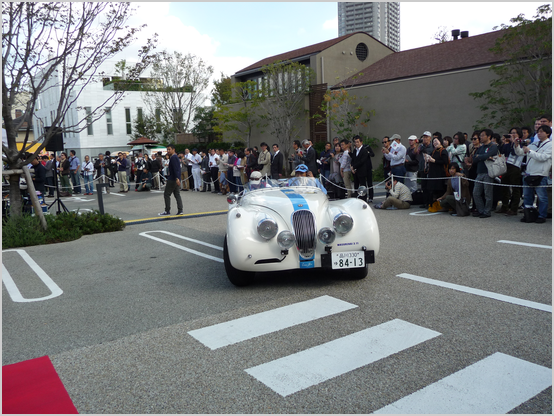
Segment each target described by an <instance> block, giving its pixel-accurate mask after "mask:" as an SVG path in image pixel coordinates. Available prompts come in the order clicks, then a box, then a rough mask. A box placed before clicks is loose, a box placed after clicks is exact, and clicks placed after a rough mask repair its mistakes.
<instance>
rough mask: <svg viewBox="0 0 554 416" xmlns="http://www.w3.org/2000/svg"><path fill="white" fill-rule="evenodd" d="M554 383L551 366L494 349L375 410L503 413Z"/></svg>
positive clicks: (430, 412)
mask: <svg viewBox="0 0 554 416" xmlns="http://www.w3.org/2000/svg"><path fill="white" fill-rule="evenodd" d="M551 385H552V370H551V369H550V368H546V367H543V366H540V365H537V364H533V363H530V362H528V361H524V360H520V359H519V358H514V357H511V356H509V355H506V354H501V353H495V354H493V355H491V356H489V357H487V358H485V359H483V360H481V361H478V362H477V363H475V364H472V365H470V366H469V367H466V368H464V369H462V370H460V371H458V372H456V373H454V374H452V375H450V376H448V377H445V378H443V379H442V380H439V381H437V382H436V383H433V384H431V385H429V386H427V387H425V388H423V389H421V390H419V391H417V392H415V393H413V394H410V395H409V396H406V397H404V398H402V399H400V400H398V401H397V402H394V403H392V404H389V405H388V406H385V407H383V408H381V409H379V410H377V411H376V412H374V413H382V414H399V413H426V414H453V413H457V414H464V413H465V414H468V413H471V414H476V413H481V414H501V413H507V412H509V411H510V410H512V409H514V408H515V407H517V406H519V405H520V404H522V403H524V402H526V401H527V400H529V399H531V398H532V397H533V396H535V395H537V394H539V393H540V392H541V391H543V390H544V389H546V388H548V387H550V386H551Z"/></svg>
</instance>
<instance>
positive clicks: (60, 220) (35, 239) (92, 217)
mask: <svg viewBox="0 0 554 416" xmlns="http://www.w3.org/2000/svg"><path fill="white" fill-rule="evenodd" d="M46 223H47V225H48V228H47V230H46V231H44V230H43V229H42V227H41V225H40V221H39V219H38V217H33V216H30V215H27V214H24V215H21V216H19V217H8V218H7V219H5V220H3V227H2V247H3V248H13V247H25V246H34V245H39V244H52V243H62V242H65V241H72V240H76V239H78V238H80V237H81V236H82V235H84V234H96V233H105V232H112V231H121V230H123V229H124V228H125V222H124V221H123V220H121V219H119V218H116V217H114V216H113V215H110V214H100V212H99V211H93V212H87V213H84V214H79V213H77V212H62V213H60V214H59V215H47V216H46Z"/></svg>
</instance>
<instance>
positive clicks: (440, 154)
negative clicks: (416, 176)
mask: <svg viewBox="0 0 554 416" xmlns="http://www.w3.org/2000/svg"><path fill="white" fill-rule="evenodd" d="M433 146H434V150H433V152H432V153H431V154H430V155H428V154H424V155H423V157H424V158H425V164H426V167H427V168H428V174H427V178H428V179H427V181H428V183H427V191H428V192H427V195H426V196H427V201H426V203H427V204H429V206H431V208H429V211H430V212H436V211H435V210H436V209H437V208H438V209H440V204H438V203H437V204H435V207H433V203H434V202H435V201H436V200H437V196H438V195H442V194H443V193H444V191H445V190H446V179H445V178H446V177H447V173H446V172H447V171H448V153H446V150H445V149H444V147H442V143H441V141H440V140H439V139H434V140H433Z"/></svg>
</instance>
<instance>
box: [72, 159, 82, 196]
mask: <svg viewBox="0 0 554 416" xmlns="http://www.w3.org/2000/svg"><path fill="white" fill-rule="evenodd" d="M80 165H81V162H80V160H79V158H78V157H77V156H75V150H71V151H70V152H69V176H70V177H71V183H73V193H75V194H80V193H81V180H80V179H79V173H80V172H79V167H80Z"/></svg>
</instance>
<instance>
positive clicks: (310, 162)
mask: <svg viewBox="0 0 554 416" xmlns="http://www.w3.org/2000/svg"><path fill="white" fill-rule="evenodd" d="M302 146H304V149H305V150H304V151H303V152H302V155H301V156H300V159H301V160H302V161H303V162H304V164H305V165H306V166H308V169H309V171H310V172H312V175H314V178H317V177H318V176H319V172H318V171H317V162H316V159H317V154H316V153H315V149H314V148H313V147H312V144H311V143H310V141H309V140H304V141H302Z"/></svg>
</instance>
